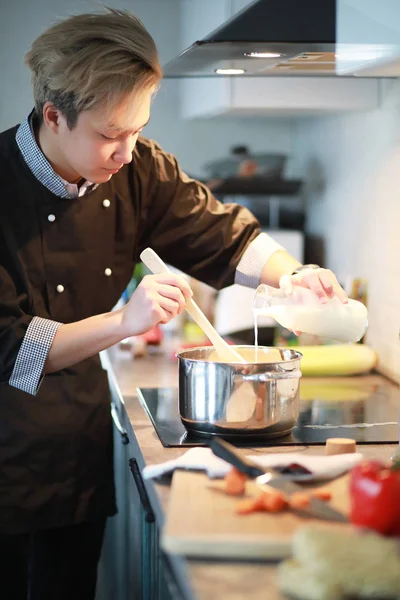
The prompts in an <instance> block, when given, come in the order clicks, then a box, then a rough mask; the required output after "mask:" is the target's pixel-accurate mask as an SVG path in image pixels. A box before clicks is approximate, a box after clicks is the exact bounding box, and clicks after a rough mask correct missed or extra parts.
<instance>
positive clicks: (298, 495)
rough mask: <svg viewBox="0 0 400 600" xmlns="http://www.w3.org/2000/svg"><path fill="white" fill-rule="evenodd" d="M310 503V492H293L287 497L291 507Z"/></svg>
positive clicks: (300, 506) (299, 506)
mask: <svg viewBox="0 0 400 600" xmlns="http://www.w3.org/2000/svg"><path fill="white" fill-rule="evenodd" d="M309 504H310V494H309V493H308V492H294V493H293V494H291V496H290V498H289V505H290V507H291V508H303V507H304V506H308V505H309Z"/></svg>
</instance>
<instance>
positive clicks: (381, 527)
mask: <svg viewBox="0 0 400 600" xmlns="http://www.w3.org/2000/svg"><path fill="white" fill-rule="evenodd" d="M350 499H351V511H350V521H351V522H352V523H353V525H357V526H359V527H365V528H367V529H373V530H374V531H377V532H378V533H381V534H383V535H400V461H397V462H395V463H394V464H393V465H391V466H388V465H387V464H385V463H383V462H381V461H377V460H365V461H362V462H361V463H359V464H358V465H356V466H355V467H354V468H353V469H352V471H351V474H350Z"/></svg>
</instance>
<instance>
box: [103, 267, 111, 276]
mask: <svg viewBox="0 0 400 600" xmlns="http://www.w3.org/2000/svg"><path fill="white" fill-rule="evenodd" d="M111 274H112V271H111V269H108V268H107V269H105V270H104V275H107V277H110V275H111Z"/></svg>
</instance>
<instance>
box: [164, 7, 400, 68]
mask: <svg viewBox="0 0 400 600" xmlns="http://www.w3.org/2000/svg"><path fill="white" fill-rule="evenodd" d="M184 1H187V0H184ZM191 1H197V2H201V0H191ZM221 75H222V76H224V75H227V76H240V77H246V76H247V77H248V76H250V77H269V76H280V75H284V76H347V77H349V76H350V77H351V76H359V77H360V76H361V77H362V76H366V77H367V76H369V77H398V76H400V0H256V1H254V2H252V3H251V4H250V5H249V6H247V7H246V8H245V9H244V10H243V11H241V12H240V13H238V14H236V15H234V16H233V17H232V18H231V19H230V20H228V21H227V22H225V23H224V24H223V25H221V26H220V27H219V28H218V29H215V30H214V31H213V32H211V33H210V34H209V35H207V36H206V37H204V38H202V39H200V40H197V41H194V43H193V44H192V45H191V46H190V47H189V48H187V49H186V50H185V51H184V52H182V53H181V54H180V55H179V56H177V57H176V58H175V59H174V60H172V61H171V62H169V63H168V64H167V65H166V66H165V67H164V76H165V77H166V78H178V77H179V78H180V77H220V76H221Z"/></svg>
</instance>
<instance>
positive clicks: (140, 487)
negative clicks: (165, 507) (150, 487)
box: [129, 458, 156, 523]
mask: <svg viewBox="0 0 400 600" xmlns="http://www.w3.org/2000/svg"><path fill="white" fill-rule="evenodd" d="M129 468H130V470H131V472H132V475H133V479H134V480H135V483H136V488H137V491H138V494H139V498H140V502H141V503H142V507H143V510H144V514H145V519H146V521H147V523H154V522H155V520H156V519H155V516H154V513H153V509H152V508H151V504H150V500H149V497H148V495H147V492H146V488H145V486H144V483H143V479H142V476H141V475H140V469H139V465H138V463H137V460H136V459H135V458H130V459H129Z"/></svg>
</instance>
